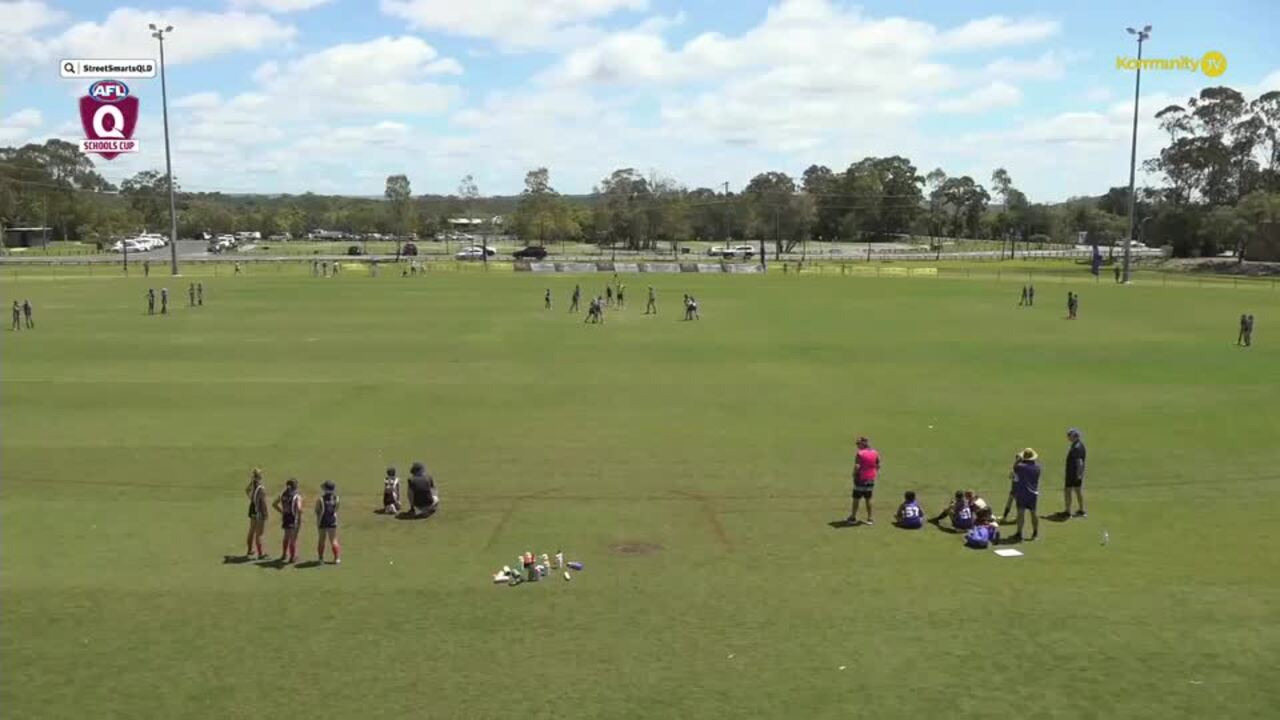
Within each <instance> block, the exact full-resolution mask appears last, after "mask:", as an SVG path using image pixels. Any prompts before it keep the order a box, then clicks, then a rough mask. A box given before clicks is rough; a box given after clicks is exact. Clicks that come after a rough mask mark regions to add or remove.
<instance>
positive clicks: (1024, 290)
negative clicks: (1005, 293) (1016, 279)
mask: <svg viewBox="0 0 1280 720" xmlns="http://www.w3.org/2000/svg"><path fill="white" fill-rule="evenodd" d="M1026 304H1027V286H1026V285H1023V286H1022V298H1021V299H1019V300H1018V307H1022V306H1023V305H1026Z"/></svg>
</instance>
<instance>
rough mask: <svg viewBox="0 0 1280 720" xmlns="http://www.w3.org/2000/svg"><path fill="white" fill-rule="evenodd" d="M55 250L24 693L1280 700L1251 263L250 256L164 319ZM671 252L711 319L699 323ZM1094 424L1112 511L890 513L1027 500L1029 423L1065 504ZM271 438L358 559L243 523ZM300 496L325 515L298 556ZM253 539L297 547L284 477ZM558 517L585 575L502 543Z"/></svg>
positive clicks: (561, 538)
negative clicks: (617, 290) (423, 494)
mask: <svg viewBox="0 0 1280 720" xmlns="http://www.w3.org/2000/svg"><path fill="white" fill-rule="evenodd" d="M58 272H59V274H58V275H48V276H41V275H40V274H38V273H26V274H23V275H21V276H10V275H9V274H8V273H4V274H0V300H3V301H4V302H5V303H6V304H7V303H9V302H11V301H12V299H13V298H15V297H17V298H30V299H31V301H32V303H33V304H34V305H35V307H36V322H37V324H38V328H37V329H36V330H35V331H33V332H26V331H23V332H21V333H13V332H10V333H6V334H5V335H4V337H3V347H2V348H0V363H2V364H0V373H2V382H0V407H2V408H3V425H4V431H3V435H2V437H0V476H2V478H3V483H2V486H0V547H2V548H3V556H2V558H0V625H2V626H3V636H2V637H0V666H3V672H2V673H0V708H3V714H4V715H5V717H12V718H42V719H44V718H85V717H94V718H179V717H181V718H270V717H281V716H287V715H290V714H301V715H303V716H318V717H360V718H375V717H376V718H382V717H392V718H405V717H433V718H436V717H438V718H504V717H518V718H693V717H698V718H704V717H705V718H748V717H787V718H847V717H864V718H887V717H916V718H922V717H951V716H956V717H971V716H982V717H988V716H991V715H992V714H1000V715H1015V716H1021V715H1025V716H1031V717H1046V718H1073V719H1074V718H1101V719H1110V718H1121V717H1123V718H1134V717H1137V718H1171V717H1179V718H1181V717H1216V718H1272V717H1275V715H1274V713H1275V712H1276V708H1277V707H1280V683H1277V682H1276V668H1277V667H1280V624H1278V623H1277V621H1278V620H1280V556H1277V553H1276V552H1275V548H1276V547H1278V546H1280V530H1278V529H1277V526H1276V525H1274V524H1272V523H1270V522H1269V520H1270V517H1269V516H1268V515H1266V514H1265V513H1266V511H1267V510H1269V509H1270V508H1273V507H1276V506H1277V504H1278V503H1280V486H1278V485H1277V482H1278V481H1280V471H1277V470H1276V461H1277V459H1278V457H1280V456H1278V454H1277V449H1276V448H1277V443H1276V437H1277V435H1278V434H1280V420H1278V418H1280V413H1277V412H1276V408H1277V406H1278V405H1280V383H1278V382H1277V378H1278V377H1280V375H1278V374H1277V369H1276V368H1277V367H1280V339H1277V336H1276V335H1275V333H1274V332H1273V331H1272V330H1271V328H1273V327H1275V323H1276V321H1275V320H1274V318H1277V317H1280V295H1278V294H1276V293H1275V292H1273V291H1271V290H1269V289H1265V288H1264V287H1262V286H1258V287H1248V288H1240V289H1232V288H1230V287H1223V288H1197V287H1185V286H1183V287H1172V286H1171V287H1167V288H1164V287H1158V286H1137V287H1127V288H1122V287H1117V286H1114V285H1112V284H1109V283H1105V282H1104V283H1101V284H1098V285H1095V284H1094V283H1093V282H1092V281H1091V280H1085V279H1084V276H1081V282H1080V284H1079V285H1078V286H1075V285H1073V284H1071V283H1070V282H1063V283H1055V284H1053V285H1045V286H1043V287H1042V288H1041V294H1040V299H1039V306H1038V307H1036V308H1034V309H1019V308H1017V307H1016V298H1017V290H1016V286H1015V285H1014V284H1013V283H1010V282H1003V283H996V282H991V281H988V280H949V279H940V278H935V279H925V278H909V279H907V278H903V279H894V278H866V277H862V278H853V277H839V276H832V277H827V276H816V277H803V276H801V277H797V276H795V275H791V276H782V275H779V274H773V273H771V274H770V275H769V276H767V277H731V276H709V275H704V276H698V275H650V276H631V277H629V278H627V279H626V280H627V282H628V285H629V291H628V300H629V304H630V307H629V308H627V309H626V310H623V311H617V312H611V313H609V315H608V317H607V323H606V324H605V325H604V326H600V327H596V326H586V325H583V323H582V318H581V316H570V315H569V314H567V313H566V307H567V295H568V292H569V289H570V288H571V287H572V285H573V283H574V282H582V283H583V284H584V286H585V288H586V290H587V291H588V292H597V291H598V292H603V289H604V283H605V280H606V278H605V277H604V276H598V277H592V276H583V277H578V278H573V277H547V276H534V275H529V274H523V275H519V274H513V273H510V272H490V273H487V274H485V273H473V274H439V275H432V276H429V277H427V278H425V279H423V278H418V279H409V280H405V279H402V278H400V277H399V276H398V274H395V273H390V272H388V273H384V274H383V275H382V276H381V277H379V278H370V277H368V276H366V275H364V274H361V273H350V274H348V275H344V276H343V277H340V278H336V279H328V280H323V279H312V278H309V277H305V276H303V275H302V272H301V271H298V272H294V273H274V272H264V273H260V274H255V273H250V274H247V275H246V276H244V277H240V278H232V277H227V276H226V274H225V273H224V274H223V275H221V276H220V277H217V278H214V277H211V276H209V275H205V276H203V277H202V279H203V280H204V281H205V285H206V305H205V307H204V308H201V309H188V308H186V307H182V306H183V305H185V302H186V298H185V292H175V293H174V294H175V305H177V306H178V307H176V309H175V311H174V313H173V314H172V315H171V316H167V317H159V316H157V317H147V316H146V315H145V314H144V305H143V302H142V294H143V290H144V288H145V287H147V284H146V281H144V280H143V279H142V278H140V277H134V278H132V279H129V280H125V279H121V278H119V277H116V276H114V275H110V276H104V275H103V274H101V273H99V274H98V275H96V276H93V277H89V276H87V275H85V276H77V275H75V274H74V273H72V272H70V271H58ZM150 280H151V283H150V284H151V285H152V286H159V285H161V284H163V283H165V282H166V281H165V280H163V279H161V278H157V277H153V278H151V279H150ZM168 282H169V283H170V287H171V289H176V288H179V287H185V283H182V284H179V283H178V282H176V281H172V280H171V281H168ZM650 282H652V283H654V284H655V286H656V287H657V288H658V291H659V296H660V303H661V314H660V315H658V316H657V317H645V316H644V315H643V314H642V312H643V303H644V300H643V286H644V285H646V284H648V283H650ZM548 285H549V286H551V287H552V288H553V289H554V292H555V298H556V303H557V305H556V308H555V310H554V311H552V312H544V311H543V310H542V308H541V305H542V288H543V287H546V286H548ZM1068 289H1076V290H1078V291H1079V292H1081V294H1082V309H1081V317H1080V319H1079V320H1077V321H1074V322H1070V321H1067V320H1065V319H1064V314H1065V313H1064V297H1065V293H1066V291H1067V290H1068ZM683 292H692V293H694V294H695V295H697V296H698V298H699V299H700V301H701V303H702V316H703V319H702V321H700V322H696V323H692V322H691V323H685V322H680V321H679V317H678V316H679V314H680V310H679V308H678V305H679V298H680V295H681V294H682V293H683ZM1245 311H1250V312H1253V313H1254V314H1255V315H1257V317H1258V336H1257V343H1258V344H1257V345H1256V346H1255V347H1253V348H1251V349H1248V350H1244V349H1239V348H1236V347H1234V346H1233V342H1234V340H1235V322H1236V319H1237V318H1238V317H1239V315H1240V313H1241V312H1245ZM1071 425H1077V426H1079V427H1081V428H1082V429H1083V430H1084V432H1085V439H1086V441H1087V442H1088V445H1089V450H1090V465H1089V481H1088V492H1089V499H1090V508H1089V509H1090V517H1089V518H1088V519H1086V520H1079V521H1076V520H1073V521H1071V522H1069V523H1053V522H1045V523H1044V526H1043V528H1042V533H1041V535H1042V537H1041V540H1040V542H1038V543H1035V544H1029V545H1024V546H1022V549H1023V550H1024V551H1025V552H1026V555H1025V556H1024V557H1021V558H1014V559H1002V558H998V557H995V556H994V555H993V554H992V553H990V552H979V551H969V550H965V549H964V548H962V547H961V541H960V539H959V537H958V536H954V535H949V534H946V533H944V532H941V531H939V530H937V529H934V528H929V529H927V530H924V531H919V532H909V531H901V530H896V529H894V528H893V527H891V526H890V525H889V520H890V515H891V513H892V510H893V508H894V507H895V506H896V504H897V502H898V501H899V499H900V497H901V493H902V491H904V490H906V489H914V490H916V491H917V492H919V493H920V495H921V497H922V499H923V501H924V505H925V508H926V510H927V511H928V512H930V513H934V512H936V511H937V510H938V504H939V502H940V501H942V500H943V499H944V498H945V497H946V496H947V495H948V494H949V493H950V492H951V491H952V490H954V489H955V488H957V487H962V486H973V487H977V488H979V489H980V490H981V491H982V492H983V494H984V495H985V496H986V497H987V498H988V499H989V500H990V501H991V502H992V503H993V504H995V505H997V506H1000V505H1002V504H1003V500H1004V497H1003V495H1004V492H1005V490H1006V488H1007V481H1006V479H1005V475H1006V473H1007V471H1008V466H1009V461H1010V458H1011V457H1012V454H1013V453H1014V452H1015V451H1016V450H1018V449H1020V448H1022V447H1024V446H1028V445H1030V446H1033V447H1035V448H1037V449H1039V450H1040V452H1041V455H1042V460H1043V463H1044V465H1045V478H1046V479H1045V481H1044V492H1043V495H1042V500H1041V504H1042V511H1043V512H1044V513H1046V514H1047V513H1049V512H1053V511H1056V510H1057V509H1058V508H1059V507H1060V505H1061V502H1062V501H1061V493H1060V488H1061V475H1062V467H1061V466H1062V458H1063V453H1064V451H1065V449H1066V443H1065V440H1064V438H1063V432H1064V430H1065V429H1066V428H1067V427H1068V426H1071ZM930 426H932V429H931V428H930ZM859 433H864V434H867V435H869V436H870V437H871V438H872V440H873V441H874V443H875V444H876V445H877V446H878V447H879V449H880V450H881V452H882V453H883V456H884V464H885V467H884V473H883V477H882V480H881V482H880V483H879V489H878V492H877V498H876V501H877V516H878V520H879V522H878V523H877V525H876V526H875V527H856V528H840V529H836V528H833V527H831V526H830V525H829V523H831V522H832V521H837V520H840V519H842V518H844V517H845V516H846V515H847V514H848V511H849V507H848V490H849V479H848V476H849V469H850V465H851V461H852V438H853V437H854V436H855V435H856V434H859ZM418 459H421V460H423V461H425V462H426V463H427V465H428V467H429V468H430V469H431V470H432V472H433V473H434V474H435V476H436V478H437V480H438V482H439V485H440V490H441V494H442V497H443V509H442V511H441V513H440V514H439V515H438V516H436V517H435V518H432V519H431V520H428V521H425V522H406V521H398V520H394V519H390V518H385V517H382V516H379V515H375V514H374V513H373V509H374V507H375V506H376V505H377V503H378V501H379V497H380V489H381V484H380V479H381V476H382V474H383V469H384V468H385V467H386V466H387V465H388V464H393V465H395V466H396V467H397V468H399V469H400V471H401V473H402V474H404V473H405V472H406V470H407V467H408V465H409V463H410V462H411V461H413V460H418ZM254 465H259V466H262V467H263V468H264V469H265V471H266V473H267V480H268V484H269V487H270V489H271V491H272V492H273V493H274V492H278V490H279V488H280V486H281V485H282V483H283V481H284V480H285V479H286V478H287V477H288V476H291V475H295V476H297V477H298V478H299V479H300V480H301V482H302V484H303V488H304V491H305V493H306V501H307V507H308V509H309V508H310V505H311V502H312V501H313V499H314V497H315V493H316V488H317V486H318V484H319V483H320V481H322V480H325V479H332V480H335V481H336V482H337V483H338V485H339V490H340V492H341V494H342V497H343V502H344V505H343V526H342V530H341V533H342V540H343V551H344V552H343V555H344V557H343V560H344V562H343V564H342V565H341V566H336V567H335V566H324V567H316V568H310V569H298V568H287V569H275V568H272V567H270V566H261V567H260V566H258V565H257V564H224V563H223V558H224V556H227V555H235V554H240V553H242V552H243V549H244V546H243V538H244V533H245V525H246V518H245V509H246V502H245V499H244V495H243V493H242V490H243V487H244V483H245V480H246V478H247V474H248V471H249V468H250V467H252V466H254ZM1104 530H1106V531H1107V532H1108V533H1109V535H1110V542H1109V544H1107V545H1105V546H1104V545H1103V544H1102V543H1101V537H1102V533H1103V531H1104ZM314 532H315V530H314V520H313V518H312V517H310V515H308V518H307V525H306V526H305V527H304V528H303V535H302V540H301V542H300V544H299V550H300V553H301V555H302V556H303V557H305V558H306V559H310V558H311V557H312V554H313V552H314V547H315V539H314V538H315V535H314ZM267 537H268V544H269V547H270V551H271V552H272V553H273V554H275V553H278V552H279V537H280V530H279V527H278V522H277V521H276V519H275V518H274V517H273V519H272V521H271V523H270V525H269V526H268V534H267ZM620 544H652V545H656V546H660V549H659V550H657V551H655V552H652V553H650V554H642V555H636V554H623V553H619V552H617V551H616V550H615V549H614V547H615V546H617V545H620ZM561 548H562V549H563V550H564V551H565V553H566V554H567V555H568V556H569V558H570V559H576V560H580V561H582V562H584V563H585V564H586V570H585V571H584V572H582V573H580V574H579V575H577V576H576V577H575V578H574V580H573V581H572V582H570V583H566V582H564V581H563V580H553V581H550V582H542V583H539V584H525V585H521V586H519V587H514V588H509V587H505V586H494V585H493V584H492V583H491V581H490V575H491V574H492V573H493V572H494V571H495V570H496V569H498V568H500V567H501V566H502V565H504V564H512V563H513V562H514V560H515V558H516V555H517V554H518V553H519V552H521V551H524V550H526V549H530V550H535V551H537V552H539V553H541V552H548V553H554V552H555V551H556V550H557V549H561ZM842 668H843V669H842Z"/></svg>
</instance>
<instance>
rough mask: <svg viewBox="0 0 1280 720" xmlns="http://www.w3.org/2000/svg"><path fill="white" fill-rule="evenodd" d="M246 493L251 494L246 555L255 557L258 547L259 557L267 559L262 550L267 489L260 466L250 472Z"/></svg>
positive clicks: (265, 524)
mask: <svg viewBox="0 0 1280 720" xmlns="http://www.w3.org/2000/svg"><path fill="white" fill-rule="evenodd" d="M244 494H245V495H248V496H249V536H248V537H247V538H245V549H244V556H245V557H247V558H251V557H253V551H254V549H255V548H256V549H257V551H258V559H259V560H265V559H267V554H266V553H265V552H263V551H262V535H263V533H264V532H266V529H267V514H268V513H267V489H266V488H265V487H263V486H262V470H260V469H259V468H254V469H253V472H252V473H250V475H249V485H248V486H247V487H245V489H244Z"/></svg>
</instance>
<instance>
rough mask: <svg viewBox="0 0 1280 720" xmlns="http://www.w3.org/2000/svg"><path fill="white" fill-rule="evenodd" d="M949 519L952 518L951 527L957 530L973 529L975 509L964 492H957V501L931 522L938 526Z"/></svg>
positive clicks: (952, 502)
mask: <svg viewBox="0 0 1280 720" xmlns="http://www.w3.org/2000/svg"><path fill="white" fill-rule="evenodd" d="M948 517H949V518H951V527H953V528H955V529H956V530H968V529H970V528H972V527H973V521H974V514H973V508H972V507H971V506H970V505H969V500H968V499H967V498H966V497H965V494H964V491H963V490H957V491H956V496H955V500H953V501H951V503H950V504H948V505H947V507H946V509H945V510H943V511H942V512H940V513H938V516H937V517H935V518H933V519H932V520H930V522H932V523H935V524H938V523H941V522H942V521H943V520H945V519H947V518H948Z"/></svg>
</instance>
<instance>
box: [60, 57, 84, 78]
mask: <svg viewBox="0 0 1280 720" xmlns="http://www.w3.org/2000/svg"><path fill="white" fill-rule="evenodd" d="M58 74H59V75H61V76H62V77H64V78H72V79H76V78H79V77H80V61H79V60H60V61H59V62H58Z"/></svg>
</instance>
